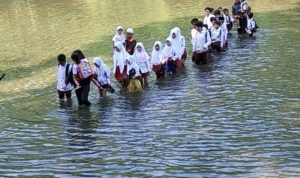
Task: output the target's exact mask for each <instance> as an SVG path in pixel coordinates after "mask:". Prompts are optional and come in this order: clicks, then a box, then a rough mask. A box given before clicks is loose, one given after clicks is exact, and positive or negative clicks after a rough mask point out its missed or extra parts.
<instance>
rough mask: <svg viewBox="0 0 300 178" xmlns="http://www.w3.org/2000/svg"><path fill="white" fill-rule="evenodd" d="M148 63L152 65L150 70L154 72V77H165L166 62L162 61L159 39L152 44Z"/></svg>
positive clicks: (161, 47) (161, 48)
mask: <svg viewBox="0 0 300 178" xmlns="http://www.w3.org/2000/svg"><path fill="white" fill-rule="evenodd" d="M150 63H151V66H152V70H153V71H154V72H155V74H156V78H157V79H161V78H165V65H166V64H165V63H164V62H163V46H162V43H161V42H160V41H156V42H155V43H154V45H153V49H152V53H151V60H150Z"/></svg>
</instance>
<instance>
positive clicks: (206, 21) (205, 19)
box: [203, 14, 215, 29]
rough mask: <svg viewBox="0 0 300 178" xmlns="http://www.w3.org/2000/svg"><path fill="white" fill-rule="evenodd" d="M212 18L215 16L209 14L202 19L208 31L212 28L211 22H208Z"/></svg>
mask: <svg viewBox="0 0 300 178" xmlns="http://www.w3.org/2000/svg"><path fill="white" fill-rule="evenodd" d="M212 17H215V15H213V14H209V15H208V16H205V17H204V20H203V24H206V25H207V26H208V29H211V28H212V26H213V24H212V22H211V21H210V19H211V18H212Z"/></svg>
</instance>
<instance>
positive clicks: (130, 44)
mask: <svg viewBox="0 0 300 178" xmlns="http://www.w3.org/2000/svg"><path fill="white" fill-rule="evenodd" d="M126 32H127V37H126V40H125V47H126V51H127V53H128V54H130V55H133V53H134V48H135V46H136V40H135V38H134V33H133V29H132V28H128V29H127V31H126Z"/></svg>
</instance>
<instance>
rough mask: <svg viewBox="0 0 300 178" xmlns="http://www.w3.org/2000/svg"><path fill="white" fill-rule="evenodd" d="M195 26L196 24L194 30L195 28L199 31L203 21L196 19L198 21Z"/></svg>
mask: <svg viewBox="0 0 300 178" xmlns="http://www.w3.org/2000/svg"><path fill="white" fill-rule="evenodd" d="M195 26H196V30H197V31H201V30H202V28H203V22H201V21H198V22H197V23H196V24H195Z"/></svg>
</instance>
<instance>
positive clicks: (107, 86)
mask: <svg viewBox="0 0 300 178" xmlns="http://www.w3.org/2000/svg"><path fill="white" fill-rule="evenodd" d="M93 63H94V65H95V67H94V78H95V79H96V80H97V82H98V83H99V84H100V85H101V88H99V95H100V97H105V96H106V91H107V90H108V91H110V92H111V93H113V92H114V89H113V88H112V87H111V83H110V70H109V68H108V67H107V66H106V65H105V63H104V62H103V60H102V59H101V58H100V57H95V58H94V61H93Z"/></svg>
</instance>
